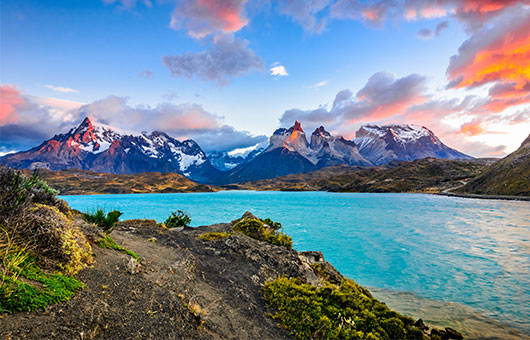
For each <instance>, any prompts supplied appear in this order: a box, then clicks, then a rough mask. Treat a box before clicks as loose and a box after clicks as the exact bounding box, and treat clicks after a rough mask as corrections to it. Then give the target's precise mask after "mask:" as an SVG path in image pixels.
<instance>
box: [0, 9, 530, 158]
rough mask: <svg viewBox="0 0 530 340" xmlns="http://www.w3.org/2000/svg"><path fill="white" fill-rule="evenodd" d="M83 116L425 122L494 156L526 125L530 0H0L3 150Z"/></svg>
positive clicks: (203, 138)
mask: <svg viewBox="0 0 530 340" xmlns="http://www.w3.org/2000/svg"><path fill="white" fill-rule="evenodd" d="M85 116H89V117H90V118H91V119H92V120H93V121H94V122H99V123H102V124H107V125H110V126H112V127H113V128H115V129H116V130H118V131H122V132H126V133H139V132H141V131H148V132H149V131H152V130H159V131H164V132H166V133H168V134H169V135H172V136H173V137H176V138H178V139H186V138H192V139H194V140H196V141H197V142H198V143H199V144H200V145H201V147H202V148H203V149H204V150H205V151H206V152H211V151H214V150H216V151H231V150H234V149H243V148H249V147H253V146H255V145H266V144H267V141H268V136H270V135H271V134H272V133H273V132H274V130H275V129H277V128H279V127H290V126H292V125H293V123H294V121H295V120H299V121H300V122H301V123H302V127H303V128H304V129H305V130H306V133H307V134H308V135H309V134H310V133H311V132H312V130H313V129H315V128H316V127H318V126H320V125H323V126H325V127H326V129H327V130H328V131H330V132H332V133H333V134H337V135H343V136H344V137H346V138H348V139H352V138H354V137H355V132H356V131H357V130H358V129H359V127H360V126H361V125H363V124H394V123H407V124H418V125H422V126H425V127H427V128H429V129H431V130H432V131H433V132H434V133H435V134H436V135H438V136H439V137H440V138H441V139H442V141H443V142H444V143H445V144H447V145H449V146H451V147H454V148H456V149H458V150H460V151H462V152H465V153H468V154H470V155H472V156H475V157H501V156H504V155H506V154H507V153H509V152H512V151H514V150H515V149H517V147H518V146H519V145H520V144H521V142H522V141H523V140H524V139H525V138H526V137H527V136H528V134H529V133H530V0H519V1H517V0H432V1H423V0H379V1H376V0H366V1H360V0H359V1H357V0H285V1H274V0H218V1H215V0H187V1H183V0H39V1H37V0H2V2H1V13H0V155H1V154H5V153H8V152H14V151H20V150H25V149H28V148H30V147H33V146H36V145H38V144H40V143H41V142H42V141H43V140H45V139H48V138H50V137H52V136H53V135H55V134H59V133H64V132H67V131H68V130H69V129H70V128H72V127H73V126H76V125H78V124H79V123H80V122H81V121H82V120H83V118H84V117H85Z"/></svg>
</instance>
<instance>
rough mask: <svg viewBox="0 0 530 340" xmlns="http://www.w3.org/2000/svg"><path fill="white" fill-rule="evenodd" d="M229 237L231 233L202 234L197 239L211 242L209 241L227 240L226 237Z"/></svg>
mask: <svg viewBox="0 0 530 340" xmlns="http://www.w3.org/2000/svg"><path fill="white" fill-rule="evenodd" d="M230 235H232V234H231V233H204V234H201V235H199V236H198V238H200V239H202V240H208V241H211V240H219V239H222V238H227V237H230Z"/></svg>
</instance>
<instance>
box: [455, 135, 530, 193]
mask: <svg viewBox="0 0 530 340" xmlns="http://www.w3.org/2000/svg"><path fill="white" fill-rule="evenodd" d="M456 192H457V193H467V194H480V195H507V196H530V136H528V138H526V140H525V141H524V142H523V143H522V144H521V146H520V147H519V149H517V150H516V151H515V152H513V153H512V154H510V155H508V156H507V157H505V158H503V159H501V160H499V161H497V162H495V163H494V164H493V165H491V166H490V167H489V168H488V169H487V170H486V171H484V173H482V174H481V175H480V176H478V177H476V178H474V179H473V180H471V181H470V182H469V183H467V184H466V185H465V186H463V187H462V188H460V189H459V190H457V191H456Z"/></svg>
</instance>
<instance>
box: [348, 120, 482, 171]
mask: <svg viewBox="0 0 530 340" xmlns="http://www.w3.org/2000/svg"><path fill="white" fill-rule="evenodd" d="M354 142H355V144H357V146H358V148H359V151H360V153H361V155H363V156H364V157H365V158H366V159H368V160H369V161H371V162H372V163H373V164H374V165H380V164H385V163H388V162H390V161H392V160H398V161H412V160H416V159H421V158H426V157H434V158H446V159H471V158H472V157H470V156H468V155H465V154H463V153H461V152H459V151H457V150H454V149H452V148H450V147H448V146H446V145H445V144H444V143H442V141H441V140H440V139H439V138H438V137H437V136H436V135H435V134H434V133H433V132H432V131H431V130H429V129H428V128H426V127H424V126H419V125H413V124H395V125H383V126H381V125H373V124H370V125H364V126H362V127H361V128H360V129H359V130H358V131H357V133H356V138H355V139H354Z"/></svg>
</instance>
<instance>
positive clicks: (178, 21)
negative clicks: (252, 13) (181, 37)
mask: <svg viewBox="0 0 530 340" xmlns="http://www.w3.org/2000/svg"><path fill="white" fill-rule="evenodd" d="M246 3H247V0H225V1H217V0H189V1H178V2H177V6H176V7H175V9H174V10H173V12H172V14H171V22H170V24H169V25H170V27H171V28H173V29H176V30H179V29H182V28H185V29H186V30H187V31H188V34H189V35H190V36H192V37H194V38H203V37H205V36H208V35H210V34H212V33H215V32H223V33H232V32H237V31H239V30H240V29H241V28H243V27H244V26H245V25H247V23H248V19H247V18H246V16H245V14H244V7H245V5H246Z"/></svg>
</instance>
